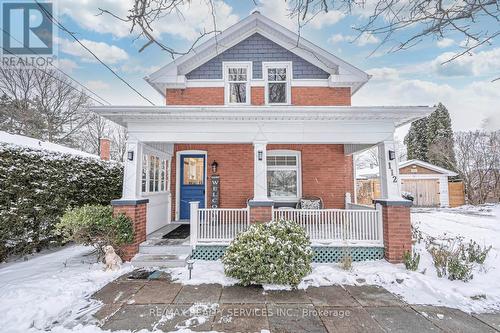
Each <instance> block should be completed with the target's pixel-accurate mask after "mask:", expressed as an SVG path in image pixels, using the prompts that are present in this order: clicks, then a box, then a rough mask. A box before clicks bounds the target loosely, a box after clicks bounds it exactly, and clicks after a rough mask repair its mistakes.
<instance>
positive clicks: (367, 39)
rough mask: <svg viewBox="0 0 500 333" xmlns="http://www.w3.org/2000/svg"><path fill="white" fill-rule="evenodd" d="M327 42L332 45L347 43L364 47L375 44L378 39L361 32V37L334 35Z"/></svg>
mask: <svg viewBox="0 0 500 333" xmlns="http://www.w3.org/2000/svg"><path fill="white" fill-rule="evenodd" d="M328 42H330V43H332V44H336V43H339V42H349V43H354V44H356V45H358V46H365V45H368V44H376V43H378V42H380V39H378V37H376V36H374V35H372V34H371V33H368V32H363V33H362V34H361V35H356V36H354V35H342V34H334V35H332V36H331V37H330V38H328Z"/></svg>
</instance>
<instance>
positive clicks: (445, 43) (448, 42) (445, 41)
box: [436, 38, 455, 49]
mask: <svg viewBox="0 0 500 333" xmlns="http://www.w3.org/2000/svg"><path fill="white" fill-rule="evenodd" d="M454 44H455V41H454V40H453V39H451V38H441V39H439V40H438V41H437V42H436V45H437V47H439V48H441V49H444V48H447V47H450V46H452V45H454Z"/></svg>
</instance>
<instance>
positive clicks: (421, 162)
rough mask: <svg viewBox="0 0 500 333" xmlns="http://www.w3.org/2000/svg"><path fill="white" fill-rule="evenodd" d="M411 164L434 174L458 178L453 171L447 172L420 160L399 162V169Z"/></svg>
mask: <svg viewBox="0 0 500 333" xmlns="http://www.w3.org/2000/svg"><path fill="white" fill-rule="evenodd" d="M413 164H416V165H419V166H421V167H423V168H426V169H430V170H433V171H436V172H438V173H441V174H444V175H446V176H448V177H454V176H458V174H457V173H456V172H454V171H451V170H448V169H445V168H442V167H440V166H437V165H434V164H430V163H427V162H424V161H421V160H408V161H405V162H401V163H399V168H404V167H407V166H409V165H413Z"/></svg>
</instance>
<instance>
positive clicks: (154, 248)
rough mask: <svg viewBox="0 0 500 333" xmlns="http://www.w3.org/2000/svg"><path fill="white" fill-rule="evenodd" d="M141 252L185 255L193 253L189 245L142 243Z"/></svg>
mask: <svg viewBox="0 0 500 333" xmlns="http://www.w3.org/2000/svg"><path fill="white" fill-rule="evenodd" d="M139 253H140V254H157V255H183V254H190V253H191V246H189V245H182V244H180V245H154V244H147V243H142V244H141V245H139Z"/></svg>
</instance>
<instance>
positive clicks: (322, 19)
mask: <svg viewBox="0 0 500 333" xmlns="http://www.w3.org/2000/svg"><path fill="white" fill-rule="evenodd" d="M344 17H345V14H344V13H342V12H341V11H338V10H331V11H329V12H328V13H325V12H320V13H318V14H317V15H316V16H315V17H313V18H312V19H311V21H309V23H308V24H307V26H309V27H312V28H314V29H322V28H323V27H327V26H331V25H334V24H336V23H337V22H339V21H340V20H342V19H343V18H344Z"/></svg>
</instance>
